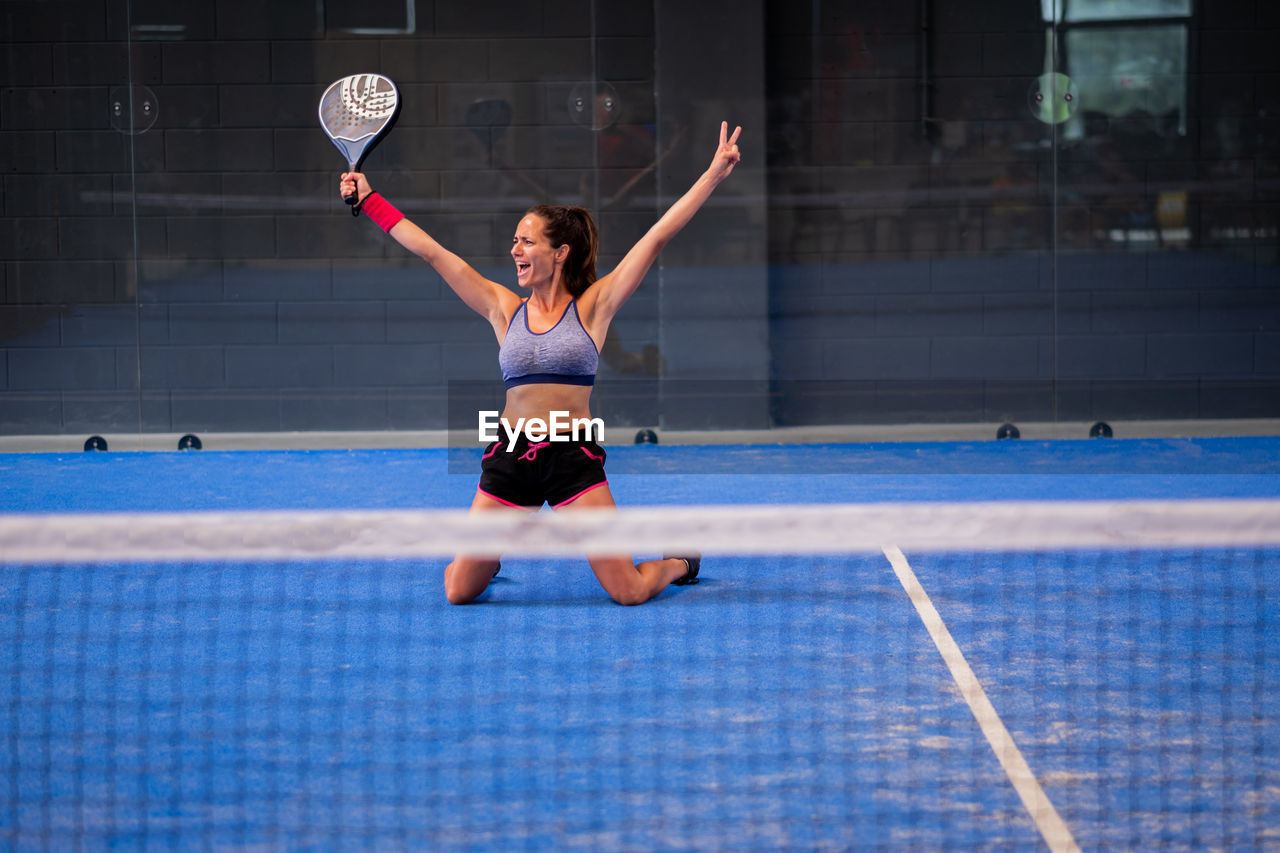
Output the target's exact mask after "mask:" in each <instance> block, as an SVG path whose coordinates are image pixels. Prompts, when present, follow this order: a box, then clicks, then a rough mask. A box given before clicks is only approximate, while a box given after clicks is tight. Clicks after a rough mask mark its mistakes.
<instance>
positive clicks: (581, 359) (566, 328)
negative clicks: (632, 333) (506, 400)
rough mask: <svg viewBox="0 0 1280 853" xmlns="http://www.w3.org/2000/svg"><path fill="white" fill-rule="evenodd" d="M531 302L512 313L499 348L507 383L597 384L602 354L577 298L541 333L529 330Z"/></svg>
mask: <svg viewBox="0 0 1280 853" xmlns="http://www.w3.org/2000/svg"><path fill="white" fill-rule="evenodd" d="M528 304H529V303H528V300H525V301H524V302H521V303H520V307H519V308H517V309H516V313H515V314H513V315H511V322H510V323H509V324H507V337H506V340H504V341H503V342H502V347H501V348H500V349H499V350H498V366H499V367H500V368H502V380H503V382H505V383H506V386H507V387H508V388H514V387H515V386H517V385H532V384H535V383H550V384H556V385H594V384H595V383H596V368H597V367H598V366H599V364H600V353H599V352H598V351H597V350H596V342H595V341H593V340H591V336H590V335H588V334H587V330H586V329H584V328H583V326H582V320H581V319H580V318H579V317H578V301H577V300H576V299H575V300H573V301H571V302H570V303H569V307H568V308H566V309H564V314H562V315H561V316H560V319H559V321H558V322H557V323H556V324H555V325H554V326H552V327H551V328H550V329H548V330H547V331H545V332H542V333H541V334H538V333H536V332H532V331H530V330H529V311H528Z"/></svg>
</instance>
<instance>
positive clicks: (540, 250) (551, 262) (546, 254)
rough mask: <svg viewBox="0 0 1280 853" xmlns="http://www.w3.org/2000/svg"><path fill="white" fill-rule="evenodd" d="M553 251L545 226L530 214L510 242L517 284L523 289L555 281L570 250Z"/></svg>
mask: <svg viewBox="0 0 1280 853" xmlns="http://www.w3.org/2000/svg"><path fill="white" fill-rule="evenodd" d="M560 249H561V250H563V251H559V250H557V249H553V248H552V247H551V241H550V240H549V239H547V235H546V222H545V221H544V220H543V219H542V217H541V216H534V215H532V214H530V215H529V216H526V217H525V218H524V219H521V220H520V223H519V224H518V225H517V226H516V233H515V236H513V237H512V238H511V258H512V260H514V261H515V262H516V282H517V283H518V284H519V285H520V286H521V287H533V286H534V285H536V284H542V283H544V282H552V281H555V276H556V269H557V267H559V265H560V264H561V263H563V261H564V256H565V255H567V254H568V251H569V250H568V247H567V246H561V247H560Z"/></svg>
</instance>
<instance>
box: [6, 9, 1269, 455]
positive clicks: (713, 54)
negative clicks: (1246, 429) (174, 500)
mask: <svg viewBox="0 0 1280 853" xmlns="http://www.w3.org/2000/svg"><path fill="white" fill-rule="evenodd" d="M1215 5H1216V8H1213V6H1215ZM1278 27H1280V15H1278V14H1277V13H1276V12H1274V11H1272V7H1271V5H1269V4H1267V3H1264V2H1262V0H1257V2H1249V0H1246V2H1243V3H1233V4H1230V5H1229V8H1227V7H1225V6H1223V5H1222V4H1200V3H1195V2H1193V0H996V2H977V0H963V2H946V3H941V2H935V0H921V2H919V3H901V2H887V0H885V2H880V0H872V1H871V2H867V0H859V2H853V0H813V2H811V3H807V4H795V3H781V2H775V0H759V2H755V3H750V2H749V3H746V4H743V3H734V4H729V3H727V2H718V0H713V2H710V3H707V4H699V5H698V6H697V8H696V9H695V8H693V7H689V6H688V5H687V4H678V3H675V2H671V0H654V2H651V3H647V4H646V3H636V4H616V3H606V2H603V0H546V2H543V3H540V4H528V3H516V2H503V1H502V0H476V2H471V3H466V4H459V3H452V2H443V0H440V2H430V0H369V2H364V3H361V4H349V3H340V2H337V0H307V1H306V2H301V1H300V0H296V1H295V2H284V3H271V4H265V3H258V4H249V3H244V2H238V0H237V1H236V2H231V0H219V2H209V3H161V2H151V0H133V2H127V0H93V2H90V0H49V2H6V3H3V4H0V38H2V39H3V42H4V47H5V77H6V82H5V85H4V87H3V90H2V92H3V102H2V103H0V158H2V160H3V163H4V170H3V199H4V208H3V231H2V232H0V233H3V235H4V237H3V241H2V242H0V252H2V255H0V293H3V301H2V302H0V436H9V437H15V436H23V437H32V436H63V437H76V438H77V440H80V439H81V438H83V437H87V436H88V435H91V434H98V435H106V436H111V437H118V438H117V439H116V440H117V441H124V442H126V443H128V442H132V445H133V446H165V445H167V444H169V443H171V442H172V440H173V437H176V436H177V435H181V434H185V433H196V434H200V435H204V436H211V435H217V436H224V437H226V436H232V435H243V434H254V435H257V434H266V435H268V436H278V437H279V443H280V444H281V445H282V446H288V444H289V443H290V441H293V440H296V439H295V438H290V436H295V437H296V435H297V434H298V433H309V432H310V433H315V432H327V433H332V432H342V433H348V432H360V433H368V434H373V435H376V436H382V437H383V440H387V437H391V438H392V440H394V437H395V436H400V435H403V436H406V440H409V441H419V440H421V435H420V434H421V433H422V432H423V431H433V430H444V429H445V428H446V427H447V426H449V425H450V424H451V423H452V424H460V423H463V422H465V423H472V422H474V418H475V410H476V404H477V403H479V402H484V401H492V400H500V399H501V394H502V385H501V380H500V377H499V376H498V369H497V365H496V356H497V343H496V341H495V339H494V334H493V331H492V329H491V327H490V326H489V324H488V323H487V322H486V321H485V320H484V319H482V318H480V317H478V316H476V315H474V314H473V313H471V312H470V310H469V309H467V308H466V307H465V306H464V305H463V304H462V303H461V302H460V300H459V299H458V298H457V297H456V296H455V295H454V294H453V293H452V292H450V291H449V289H448V288H447V286H445V285H444V284H443V282H442V281H441V280H440V278H439V277H438V276H437V275H436V274H435V273H434V272H432V271H431V270H430V268H428V267H427V266H426V265H425V264H424V263H423V262H422V261H420V260H419V259H417V258H415V257H411V256H406V254H405V253H404V252H403V251H402V250H401V249H400V248H399V247H398V246H396V245H395V244H394V243H393V242H392V241H390V240H389V239H388V238H387V237H386V236H385V235H383V234H382V232H381V231H379V230H378V229H377V228H376V227H375V226H374V225H373V224H372V223H371V222H369V221H368V218H367V217H364V216H358V217H353V216H352V215H351V212H350V210H349V209H348V207H347V206H346V205H344V204H343V203H342V201H341V199H340V198H339V197H338V193H337V183H338V175H339V173H340V172H342V171H343V170H344V168H345V162H344V160H343V158H342V156H341V155H340V154H339V152H338V151H337V149H336V148H335V147H334V146H333V145H332V144H331V143H330V141H329V140H328V139H327V138H326V137H325V136H324V135H323V134H322V132H321V130H320V128H319V124H318V121H317V104H318V100H319V98H320V95H321V93H322V92H323V91H324V89H325V88H326V87H327V85H328V84H329V83H330V82H332V81H333V80H335V79H337V78H339V77H342V76H344V75H347V74H352V73H358V72H379V73H382V74H385V75H387V76H388V77H390V78H392V79H393V80H395V81H396V83H397V85H398V87H399V91H400V95H401V99H402V106H401V110H400V113H399V116H398V120H397V122H396V124H395V126H394V129H393V130H392V131H391V132H390V133H389V134H388V135H387V136H386V137H385V139H384V141H382V142H381V143H380V144H379V145H378V146H377V147H376V148H375V149H374V150H373V151H372V152H371V153H370V154H369V155H368V157H367V158H366V160H365V162H364V164H363V167H362V168H363V170H364V171H365V172H366V173H367V174H368V176H369V179H370V181H371V182H372V184H373V185H374V186H375V187H376V188H377V189H379V190H380V191H382V192H383V194H384V195H386V196H387V197H388V198H389V199H391V200H392V201H393V202H394V203H395V204H396V205H397V206H399V207H400V208H401V209H402V210H403V211H404V212H405V213H406V214H408V216H409V217H410V218H412V219H413V220H414V221H415V222H417V223H418V224H420V225H422V226H423V227H424V228H425V229H426V230H428V231H429V232H430V233H432V234H433V235H434V236H435V237H436V238H437V239H438V240H439V241H440V242H441V243H442V244H444V245H445V246H447V247H448V248H450V249H452V250H454V251H455V252H456V253H458V254H459V255H461V256H462V257H464V258H465V259H467V260H468V261H470V262H471V263H472V264H473V265H474V266H475V267H476V268H477V269H478V270H480V271H481V272H482V273H483V274H485V275H486V276H488V277H490V278H492V279H494V280H496V281H498V282H501V283H503V284H506V285H508V286H511V287H513V288H514V287H515V286H516V285H515V276H514V271H513V265H512V263H511V260H510V258H509V255H508V248H509V245H510V239H511V233H512V231H513V229H514V226H515V224H516V222H517V220H518V219H519V217H520V214H521V213H522V212H523V211H525V210H526V209H527V208H528V207H529V206H530V205H531V204H535V203H540V202H554V203H565V204H581V205H584V206H586V207H588V208H589V209H591V210H592V211H593V212H594V214H595V215H596V218H597V221H598V223H599V227H600V239H601V255H600V269H601V271H602V272H604V271H607V270H608V269H611V268H612V267H613V266H614V265H615V264H616V263H617V262H618V261H619V260H620V258H621V257H622V256H623V255H624V254H625V252H626V251H627V249H628V248H629V247H630V246H631V245H632V244H633V243H634V242H635V240H636V239H638V238H639V236H640V235H642V234H643V233H644V232H645V230H646V229H647V228H648V227H649V226H650V225H651V224H652V223H653V222H654V221H655V220H656V218H657V217H658V216H659V215H660V214H661V212H662V211H663V210H664V209H665V208H666V207H667V206H668V205H669V204H670V203H671V202H672V201H674V199H676V198H677V197H678V196H679V195H680V194H681V193H682V192H683V191H684V190H685V189H686V188H687V187H688V186H689V185H690V184H691V183H692V182H693V181H694V180H695V179H696V178H697V177H698V175H699V174H700V173H701V171H702V170H703V169H705V168H706V165H707V163H708V162H709V161H710V158H711V155H712V153H713V152H714V149H715V143H716V137H717V132H718V129H719V124H720V122H721V121H722V120H727V121H729V122H730V126H731V127H732V126H733V125H735V124H740V125H742V127H743V133H742V137H741V140H740V144H741V148H742V151H743V155H744V160H743V163H742V164H741V166H740V167H739V168H738V169H737V170H736V171H735V173H734V175H733V176H732V177H731V178H730V179H729V180H728V181H727V182H726V183H725V184H723V185H722V186H721V187H720V188H719V189H718V190H717V192H716V194H715V195H714V196H713V198H712V200H711V202H709V203H708V204H707V205H706V207H705V208H704V209H703V210H702V211H701V212H700V213H699V214H698V215H697V217H696V218H695V219H694V221H693V222H692V223H691V224H690V226H689V227H688V228H686V229H685V231H684V232H683V233H682V234H681V235H680V236H679V237H678V238H677V239H676V240H675V241H673V242H672V243H671V244H670V245H669V246H668V247H667V249H666V251H665V252H664V253H663V256H662V258H661V260H660V261H659V263H658V264H657V265H655V267H654V268H653V269H652V270H651V271H650V273H649V275H648V277H647V278H646V280H645V283H644V284H643V286H642V287H641V288H640V290H639V291H638V292H637V293H636V294H635V296H634V297H632V299H631V300H630V301H629V303H628V304H627V305H626V306H625V308H624V309H623V310H622V312H621V313H620V314H619V315H618V317H617V320H616V321H615V323H614V325H613V328H612V329H611V332H610V335H609V337H608V338H607V339H606V340H605V341H604V342H603V348H602V353H601V356H602V358H601V368H600V375H599V379H598V385H597V393H596V395H595V398H594V400H595V403H594V404H595V406H596V407H597V409H598V412H597V413H598V414H600V415H601V416H602V417H603V418H604V419H605V421H606V424H611V425H616V426H625V427H628V428H630V427H632V426H637V427H638V426H649V427H657V428H659V429H661V430H705V429H715V430H744V429H750V430H772V431H774V433H775V434H776V435H779V436H784V435H793V434H795V433H793V432H791V431H789V430H788V429H784V428H812V427H823V428H825V427H833V426H838V427H851V428H853V427H878V428H882V429H883V430H885V431H886V434H889V433H891V432H892V430H893V429H894V428H896V427H898V426H901V425H910V424H930V425H937V426H939V427H948V426H957V427H958V426H962V425H973V424H977V425H982V428H983V429H984V430H985V429H987V426H986V425H990V430H991V431H992V434H993V435H994V428H995V425H998V424H1000V423H1002V422H1005V421H1013V422H1016V423H1021V424H1043V425H1048V426H1047V427H1045V429H1044V430H1042V431H1043V432H1046V433H1047V432H1051V431H1052V430H1053V428H1057V427H1061V428H1062V429H1063V430H1067V431H1068V434H1073V435H1074V432H1070V431H1071V430H1075V429H1076V428H1077V425H1078V424H1080V423H1084V424H1086V425H1087V424H1088V423H1091V422H1093V421H1097V420H1106V421H1109V422H1113V423H1114V422H1122V421H1133V422H1148V423H1149V422H1153V421H1168V420H1178V421H1190V422H1219V421H1222V420H1226V419H1268V418H1275V417H1280V402H1278V401H1280V394H1276V393H1275V392H1276V391H1277V390H1280V276H1278V275H1277V265H1276V264H1277V257H1276V246H1277V220H1278V218H1280V217H1278V216H1277V210H1278V209H1280V207H1278V203H1277V191H1276V173H1277V156H1276V153H1275V152H1276V151H1277V150H1280V145H1277V141H1278V140H1277V137H1278V135H1280V133H1278V129H1277V120H1276V118H1275V116H1276V115H1278V114H1280V103H1277V100H1278V98H1280V95H1278V94H1277V89H1276V87H1275V85H1274V81H1275V80H1276V79H1277V76H1276V75H1277V72H1278V71H1280V60H1277V58H1276V55H1275V51H1273V50H1270V49H1269V48H1268V46H1267V45H1268V41H1269V37H1270V36H1272V35H1274V34H1275V32H1276V30H1277V28H1278ZM486 405H487V404H486ZM451 410H452V411H451ZM630 434H631V432H630V431H628V432H627V433H625V435H627V436H629V435H630ZM1081 437H1083V436H1081ZM614 440H616V439H614ZM227 441H229V439H227ZM27 443H28V444H31V443H32V442H30V441H28V442H27Z"/></svg>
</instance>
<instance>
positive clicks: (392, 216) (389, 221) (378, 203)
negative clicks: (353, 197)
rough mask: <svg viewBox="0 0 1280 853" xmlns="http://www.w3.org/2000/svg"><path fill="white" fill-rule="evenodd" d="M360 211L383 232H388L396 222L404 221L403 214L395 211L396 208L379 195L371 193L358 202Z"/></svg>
mask: <svg viewBox="0 0 1280 853" xmlns="http://www.w3.org/2000/svg"><path fill="white" fill-rule="evenodd" d="M360 209H361V210H363V211H364V213H365V216H368V217H369V218H370V219H372V220H373V224H374V225H377V226H378V227H379V228H381V229H382V230H383V231H390V230H391V229H392V227H394V226H395V224H396V223H397V222H399V221H400V220H401V219H404V214H403V213H401V212H400V211H398V210H396V206H395V205H394V204H392V203H391V202H389V201H387V200H386V199H385V198H383V197H382V194H381V193H378V192H371V193H369V194H368V195H367V196H365V197H364V201H362V202H360Z"/></svg>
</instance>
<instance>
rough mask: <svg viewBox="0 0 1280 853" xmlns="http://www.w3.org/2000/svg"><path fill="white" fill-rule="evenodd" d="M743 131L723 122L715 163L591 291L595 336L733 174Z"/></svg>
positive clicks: (593, 332)
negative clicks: (716, 190)
mask: <svg viewBox="0 0 1280 853" xmlns="http://www.w3.org/2000/svg"><path fill="white" fill-rule="evenodd" d="M741 133H742V128H741V127H735V128H734V129H733V135H732V136H730V135H729V123H728V122H721V123H720V143H719V145H717V146H716V153H715V156H714V157H712V158H711V165H710V166H708V167H707V170H706V171H705V172H703V173H702V175H701V176H700V177H699V178H698V180H697V181H695V182H694V184H693V186H692V187H690V188H689V190H688V191H687V192H686V193H685V194H684V195H682V196H681V197H680V198H679V199H677V200H676V202H675V204H673V205H671V207H669V208H668V209H667V212H666V213H664V214H663V215H662V218H661V219H659V220H658V221H657V222H655V223H654V225H653V227H652V228H650V229H649V231H648V232H647V233H646V234H645V235H644V236H643V237H641V238H640V241H639V242H638V243H636V244H635V246H633V247H632V248H631V251H629V252H627V254H626V256H625V257H624V258H623V259H622V260H621V261H620V262H619V263H618V266H617V267H616V268H615V269H614V270H613V271H612V272H610V273H609V274H608V275H606V276H604V277H603V278H601V279H600V281H598V282H596V284H595V285H594V286H593V287H591V288H589V289H588V290H587V293H586V297H588V298H590V299H593V300H594V302H593V304H591V305H590V306H589V307H588V310H589V314H590V321H589V325H590V327H591V328H590V329H589V331H591V332H592V334H593V335H595V333H596V331H597V330H599V331H600V335H599V337H597V340H603V331H604V330H605V329H607V328H608V325H609V322H610V321H611V320H612V319H613V315H614V314H616V313H617V311H618V309H619V308H621V307H622V304H623V303H624V302H626V301H627V299H628V298H629V297H630V296H631V294H632V293H635V290H636V288H637V287H639V286H640V282H641V281H642V280H644V277H645V274H646V273H648V272H649V267H651V266H653V262H654V261H655V260H656V259H657V257H658V255H659V253H661V252H662V249H663V247H665V246H666V245H667V243H669V242H670V241H671V238H672V237H675V236H676V234H678V233H680V229H682V228H684V226H685V225H687V224H688V223H689V220H690V219H692V218H693V215H694V214H695V213H697V212H698V210H699V209H700V208H701V207H702V205H704V204H705V203H706V201H707V199H709V198H711V193H712V192H714V191H715V188H716V187H717V186H719V185H720V182H721V181H723V180H724V179H725V178H727V177H729V175H730V174H732V173H733V168H734V166H737V165H738V163H739V162H740V161H741V160H742V155H741V153H740V152H739V151H738V136H739V135H740V134H741ZM593 291H594V293H593Z"/></svg>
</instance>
